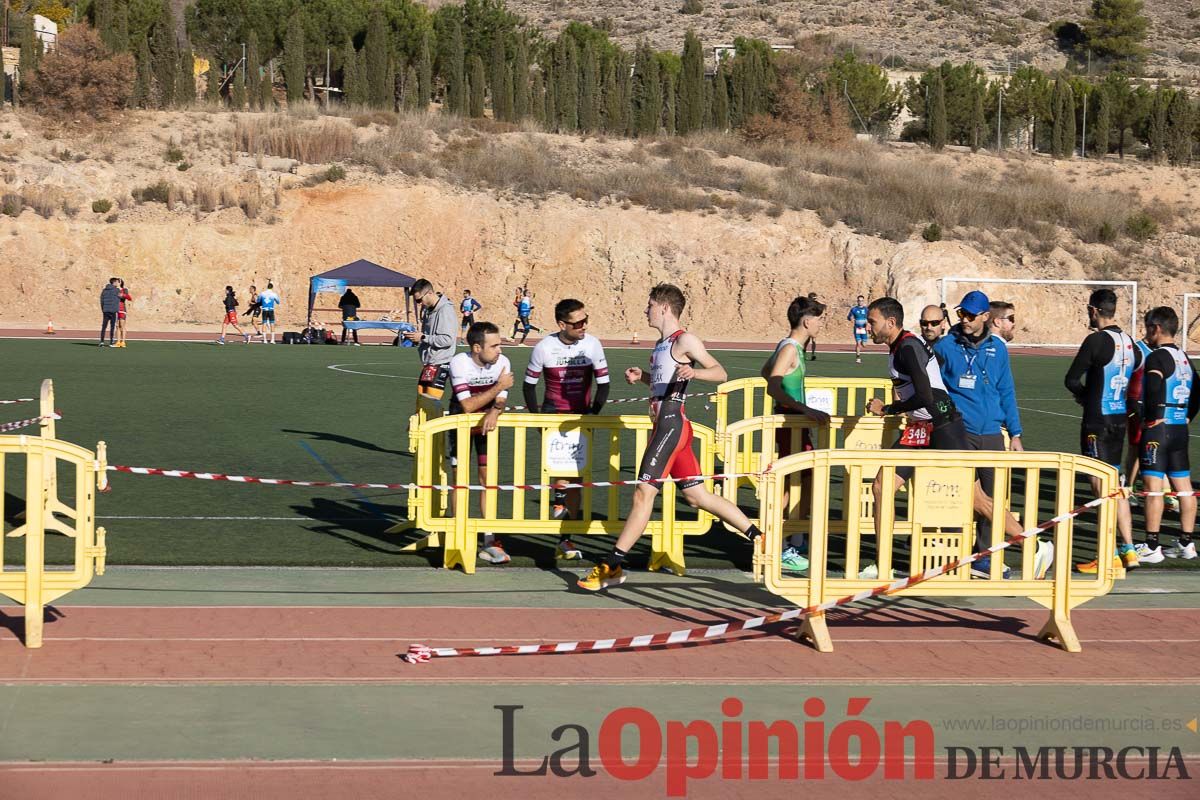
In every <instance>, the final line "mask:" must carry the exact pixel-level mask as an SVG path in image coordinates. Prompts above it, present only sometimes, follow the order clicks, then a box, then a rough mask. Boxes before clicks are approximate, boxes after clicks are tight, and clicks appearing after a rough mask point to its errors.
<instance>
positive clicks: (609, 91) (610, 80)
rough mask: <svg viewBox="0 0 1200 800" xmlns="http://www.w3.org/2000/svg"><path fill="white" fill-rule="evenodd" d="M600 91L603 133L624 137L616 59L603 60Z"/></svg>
mask: <svg viewBox="0 0 1200 800" xmlns="http://www.w3.org/2000/svg"><path fill="white" fill-rule="evenodd" d="M600 89H601V92H602V93H603V95H604V115H603V117H602V129H603V131H604V132H605V133H614V134H617V135H618V136H624V135H625V127H624V122H625V118H624V115H623V114H622V113H621V82H620V81H619V80H617V59H616V58H608V59H605V62H604V79H603V80H602V81H601V82H600Z"/></svg>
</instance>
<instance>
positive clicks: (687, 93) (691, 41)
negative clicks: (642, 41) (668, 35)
mask: <svg viewBox="0 0 1200 800" xmlns="http://www.w3.org/2000/svg"><path fill="white" fill-rule="evenodd" d="M676 111H677V114H676V123H675V127H676V129H677V130H678V131H679V133H680V134H684V135H686V134H689V133H692V132H694V131H698V130H700V128H701V127H702V126H703V124H704V53H703V51H702V50H701V47H700V38H699V37H698V36H696V32H695V31H692V30H689V31H688V32H687V35H686V36H684V39H683V70H682V71H681V72H680V74H679V105H678V108H677V109H676Z"/></svg>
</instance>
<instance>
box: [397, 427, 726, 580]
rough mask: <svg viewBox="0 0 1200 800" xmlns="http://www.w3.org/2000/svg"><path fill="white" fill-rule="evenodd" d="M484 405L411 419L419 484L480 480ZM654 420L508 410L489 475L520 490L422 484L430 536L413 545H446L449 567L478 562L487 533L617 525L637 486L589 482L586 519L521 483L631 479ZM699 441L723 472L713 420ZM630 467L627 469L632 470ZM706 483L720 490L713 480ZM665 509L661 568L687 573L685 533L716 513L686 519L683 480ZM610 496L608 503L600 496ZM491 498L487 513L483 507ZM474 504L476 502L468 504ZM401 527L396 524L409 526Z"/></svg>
mask: <svg viewBox="0 0 1200 800" xmlns="http://www.w3.org/2000/svg"><path fill="white" fill-rule="evenodd" d="M483 416H484V415H483V414H454V415H450V416H440V417H439V416H434V414H433V409H432V407H430V406H426V407H424V408H423V407H422V406H421V405H418V412H417V413H416V414H414V415H413V417H412V418H411V420H410V424H409V448H410V450H411V451H412V453H413V462H414V476H413V480H414V483H416V484H418V485H419V486H433V485H445V484H454V485H458V486H464V485H468V484H474V483H477V481H476V479H475V477H476V474H475V468H474V466H473V465H474V463H475V457H474V455H473V454H471V455H468V454H469V453H471V450H470V449H469V442H470V440H471V430H472V428H473V427H474V426H476V425H478V424H479V423H480V421H481V420H482V419H483ZM651 429H652V424H651V422H650V418H649V417H647V416H646V415H644V414H638V415H633V414H623V415H620V416H593V415H579V414H528V413H510V414H501V415H500V417H499V420H498V426H497V428H496V429H495V430H493V431H491V432H490V433H488V434H487V436H486V440H487V451H488V453H489V457H488V459H487V465H486V468H485V470H484V475H483V483H484V484H486V485H488V486H497V485H499V484H505V485H509V486H513V487H514V488H512V489H487V490H485V491H469V490H467V489H455V490H453V491H451V492H442V491H437V490H429V489H419V490H417V491H415V492H411V493H410V495H409V511H410V519H411V521H412V523H413V524H414V525H415V526H416V527H417V528H419V529H421V530H423V531H426V532H427V533H428V534H429V535H428V536H426V537H425V538H424V539H421V540H420V541H418V542H416V543H414V544H412V545H409V546H408V547H407V548H406V549H408V550H412V549H418V548H422V547H437V546H442V547H443V548H444V551H445V561H444V564H445V566H446V567H447V568H450V567H455V566H459V565H461V566H462V568H463V571H464V572H467V573H473V572H474V571H475V557H476V548H477V543H478V537H479V534H480V533H484V532H487V533H494V534H500V533H519V534H552V535H555V536H560V535H563V534H566V535H569V536H579V535H594V534H606V533H607V534H616V533H619V532H620V530H621V526H622V524H623V520H624V513H623V512H627V511H628V509H629V504H630V501H631V497H632V493H633V487H630V486H625V487H585V488H582V489H580V490H578V491H579V492H580V495H581V501H580V509H581V512H582V514H581V516H582V519H578V520H556V519H552V518H551V517H550V511H551V506H552V499H551V490H550V489H549V488H542V489H536V490H529V489H522V488H519V487H520V486H521V485H523V484H541V485H546V484H549V483H551V482H553V480H555V479H558V478H563V479H567V480H570V481H571V482H573V483H592V482H612V481H620V480H629V479H631V478H632V477H634V475H633V472H634V471H635V470H636V469H637V466H638V464H639V463H640V462H641V458H642V453H643V452H644V451H645V449H646V443H647V441H648V439H649V435H650V431H651ZM692 431H693V435H694V441H693V443H692V447H693V448H695V449H696V451H697V452H698V453H699V462H700V471H701V473H702V474H704V475H711V474H712V473H713V454H714V452H715V448H714V441H715V435H714V433H713V430H712V429H711V428H707V427H705V426H703V425H698V424H696V423H695V422H693V423H692ZM450 432H454V433H455V435H456V436H457V440H458V443H459V444H458V452H457V465H456V466H454V467H449V465H448V459H447V456H448V452H447V447H448V438H449V437H448V435H447V434H449V433H450ZM622 470H624V471H622ZM706 486H707V487H708V488H709V490H712V488H713V487H712V481H707V482H706ZM661 490H662V492H661V494H662V516H661V518H660V519H657V520H651V522H650V524H649V525H648V526H647V528H646V532H647V533H648V534H650V546H651V559H650V568H651V569H663V568H666V569H670V570H671V571H673V572H674V573H675V574H677V575H682V574H683V572H684V568H685V565H684V558H683V540H684V537H685V536H697V535H700V534H703V533H705V532H706V531H708V530H709V528H710V527H711V525H712V521H713V517H712V516H711V515H710V514H708V513H707V512H705V511H702V510H697V511H695V512H694V513H693V514H687V515H686V516H685V517H684V518H681V517H680V516H679V514H678V512H677V509H676V498H677V495H678V487H677V486H676V485H675V484H673V483H665V484H663V485H662V487H661ZM597 493H601V494H600V495H599V497H602V498H603V503H602V504H601V507H602V508H603V511H602V512H597V511H596V509H595V508H594V506H593V500H595V499H599V498H598V494H597ZM480 498H482V504H483V508H482V513H481V512H480V510H479V505H478V504H479V503H480V501H481V500H480ZM468 503H469V504H468ZM401 527H402V526H399V525H398V526H396V527H395V528H393V529H392V530H393V531H395V530H397V529H400V528H401Z"/></svg>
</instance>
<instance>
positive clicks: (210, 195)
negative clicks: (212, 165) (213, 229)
mask: <svg viewBox="0 0 1200 800" xmlns="http://www.w3.org/2000/svg"><path fill="white" fill-rule="evenodd" d="M220 205H221V191H220V190H219V189H218V188H217V187H216V186H213V184H212V183H211V182H210V181H207V180H206V181H204V182H202V183H197V184H196V207H197V208H199V209H200V210H201V211H203V212H205V213H207V212H210V211H216V210H217V209H218V208H219V207H220Z"/></svg>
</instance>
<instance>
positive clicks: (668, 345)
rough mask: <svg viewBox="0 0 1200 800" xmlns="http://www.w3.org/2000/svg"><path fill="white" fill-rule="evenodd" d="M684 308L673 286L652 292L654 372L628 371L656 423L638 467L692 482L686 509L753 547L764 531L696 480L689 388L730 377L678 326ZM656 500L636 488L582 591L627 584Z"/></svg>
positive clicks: (652, 491)
mask: <svg viewBox="0 0 1200 800" xmlns="http://www.w3.org/2000/svg"><path fill="white" fill-rule="evenodd" d="M686 302H687V301H686V299H685V298H684V296H683V292H681V291H680V290H679V288H678V287H676V286H672V285H671V284H669V283H660V284H659V285H657V286H655V287H654V288H653V289H651V290H650V300H649V302H648V303H647V304H646V321H647V322H649V323H650V327H652V328H655V329H657V330H658V332H659V340H658V342H657V344H655V346H654V353H653V354H652V355H651V357H650V371H649V372H646V371H643V370H642V369H640V368H638V367H630V368H629V369H627V370H625V380H626V381H628V382H629V383H645V384H647V385H648V386H649V387H650V416H651V418H652V419H653V420H654V429H653V430H652V431H651V432H650V441H649V443H648V444H647V445H646V452H645V453H644V454H643V455H642V463H641V465H640V466H639V467H638V479H639V480H642V481H651V480H656V479H659V478H665V477H668V476H669V477H671V478H676V479H680V478H688V479H689V480H680V481H679V488H680V490H681V493H682V494H683V499H684V500H686V501H687V503H688V505H690V506H692V507H693V508H701V509H704V510H705V511H707V512H709V513H710V514H713V515H715V516H717V517H718V518H719V519H721V520H723V521H725V522H727V523H729V524H730V525H732V526H733V527H734V528H736V529H737V530H739V531H742V533H744V534H745V535H746V537H747V538H749V539H750V541H751V542H753V541H754V540H756V539H757V538H758V537H759V536H761V535H762V531H760V530H759V529H758V527H757V526H755V525H754V524H753V523H752V522H750V520H749V519H747V517H746V515H745V514H743V513H742V511H741V509H739V508H738V507H737V506H735V505H734V504H733V503H731V502H729V501H728V500H726V499H725V498H723V497H717V496H716V495H715V494H713V493H712V492H709V491H708V490H707V489H705V488H704V481H703V479H701V478H696V477H693V476H696V475H698V474H699V473H700V465H699V463H697V461H696V455H695V453H694V452H693V451H692V425H691V423H690V422H688V418H687V414H686V413H684V407H683V401H684V396H685V394H686V392H687V385H688V382H689V381H691V380H692V379H693V378H695V379H697V380H702V381H709V382H711V383H720V382H722V381H724V380H725V378H726V373H725V368H724V367H722V366H721V365H720V364H719V363H718V362H717V360H716V359H715V358H713V357H712V354H711V353H709V352H708V350H707V349H706V348H705V347H704V342H702V341H700V339H699V338H698V337H697V336H696V335H695V334H692V333H688V332H687V331H685V330H683V328H682V327H681V326H680V323H679V316H680V315H681V314H682V313H683V307H684V304H685V303H686ZM657 495H658V485H657V484H655V483H639V484H638V485H637V487H636V488H635V489H634V492H633V508H632V509H631V510H630V512H629V517H628V518H627V519H626V520H625V525H624V527H623V528H622V529H621V535H620V536H618V537H617V543H616V546H615V547H613V551H612V553H610V554H609V555H608V557H607V558H605V560H604V561H602V562H600V563H599V564H597V565H596V566H595V567H594V568H592V571H591V572H589V573H588V575H587V576H586V577H584V578H582V579H581V580H580V581H579V587H580V588H581V589H587V590H588V591H592V592H597V591H599V590H601V589H603V588H605V587H608V586H614V585H618V584H621V583H624V582H625V570H624V569H623V567H622V565H623V564H624V562H625V557H626V556H627V555H628V554H629V551H630V549H631V548H632V547H633V546H634V544H636V543H637V540H638V539H639V538H641V535H642V534H643V533H644V532H645V530H646V524H647V523H648V522H649V521H650V514H651V512H652V511H653V510H654V498H655V497H656V496H657Z"/></svg>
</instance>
